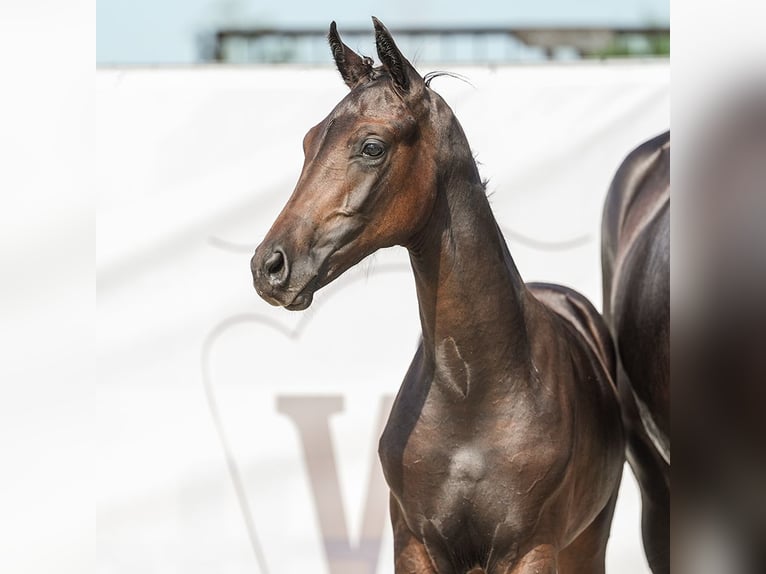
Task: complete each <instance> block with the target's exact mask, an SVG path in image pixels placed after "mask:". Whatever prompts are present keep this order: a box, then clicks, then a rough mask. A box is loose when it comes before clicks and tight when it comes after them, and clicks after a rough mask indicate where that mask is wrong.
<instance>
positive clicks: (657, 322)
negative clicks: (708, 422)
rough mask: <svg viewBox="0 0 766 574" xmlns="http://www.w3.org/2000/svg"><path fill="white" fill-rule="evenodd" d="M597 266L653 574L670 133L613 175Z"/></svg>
mask: <svg viewBox="0 0 766 574" xmlns="http://www.w3.org/2000/svg"><path fill="white" fill-rule="evenodd" d="M602 266H603V274H604V276H603V279H604V315H605V317H606V319H607V322H608V324H609V326H610V329H611V330H612V334H613V336H614V341H615V346H616V350H617V357H618V386H619V389H620V398H621V402H622V405H623V418H624V420H625V428H626V437H627V446H628V449H627V452H628V461H629V463H630V465H631V468H632V469H633V471H634V473H635V475H636V477H637V478H638V482H639V486H640V488H641V497H642V502H643V520H642V528H643V536H644V548H645V550H646V555H647V558H648V560H649V564H650V566H651V568H652V571H653V572H654V573H655V574H660V573H661V572H669V571H670V556H669V544H670V540H669V537H670V532H669V523H670V506H669V496H670V436H669V431H670V133H669V132H666V133H664V134H662V135H660V136H657V137H656V138H654V139H652V140H650V141H648V142H646V143H644V144H642V145H641V146H639V147H638V148H636V149H635V150H633V151H632V152H631V153H630V154H629V155H628V157H627V158H626V159H625V161H624V162H623V164H622V165H621V166H620V168H619V169H618V171H617V173H616V175H615V177H614V180H613V181H612V185H611V187H610V190H609V193H608V195H607V199H606V203H605V207H604V217H603V224H602Z"/></svg>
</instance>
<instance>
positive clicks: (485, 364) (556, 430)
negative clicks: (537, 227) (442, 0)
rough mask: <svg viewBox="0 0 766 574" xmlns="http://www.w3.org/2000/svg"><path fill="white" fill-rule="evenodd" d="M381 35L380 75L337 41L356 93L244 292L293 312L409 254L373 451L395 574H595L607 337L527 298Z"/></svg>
mask: <svg viewBox="0 0 766 574" xmlns="http://www.w3.org/2000/svg"><path fill="white" fill-rule="evenodd" d="M375 30H376V43H377V48H378V54H379V56H380V58H381V60H382V62H383V66H382V67H381V68H373V67H372V65H371V62H370V61H369V60H368V59H366V58H365V59H362V58H360V57H359V56H358V55H356V54H354V53H353V52H352V51H351V50H350V49H349V48H348V47H347V46H345V45H344V44H342V43H341V42H340V39H339V37H338V36H337V32H336V31H335V28H334V25H333V26H332V27H331V32H330V44H331V47H332V49H333V54H334V57H335V61H336V64H337V66H338V69H339V71H340V72H341V75H342V77H343V78H344V80H345V81H346V83H347V84H348V85H349V87H351V92H350V94H349V95H348V96H347V97H346V98H344V100H343V101H341V102H340V104H338V106H337V107H336V108H335V109H334V110H333V111H332V112H331V113H330V115H329V116H328V117H327V118H326V119H325V120H324V121H322V122H321V123H320V124H319V125H317V126H316V127H314V128H312V130H310V131H309V133H308V134H307V136H306V138H305V140H304V150H305V153H306V163H305V164H304V168H303V172H302V174H301V177H300V179H299V181H298V184H297V187H296V190H295V191H294V193H293V196H292V197H291V199H290V200H289V201H288V203H287V205H286V206H285V208H284V209H283V211H282V213H281V214H280V216H279V217H278V219H277V220H276V222H275V223H274V225H273V226H272V228H271V230H270V231H269V233H268V235H267V237H266V238H265V239H264V241H263V243H262V244H261V245H260V246H259V247H258V249H257V250H256V253H255V255H254V256H253V259H252V264H251V265H252V270H253V276H254V282H255V287H256V290H257V291H258V292H259V294H261V296H263V297H264V298H265V299H266V300H268V301H269V302H271V303H273V304H279V305H282V306H285V307H287V308H289V309H303V308H305V307H307V306H308V305H309V304H310V303H311V300H312V297H313V293H314V292H315V291H316V290H317V289H318V288H320V287H322V286H323V285H325V284H327V283H329V282H330V281H332V280H333V279H334V278H336V277H337V276H339V275H340V274H341V273H343V272H344V271H345V270H346V269H348V268H349V267H351V266H352V265H354V264H356V263H357V262H358V261H360V260H361V259H362V258H364V257H365V256H367V255H369V254H370V253H372V252H373V251H375V250H376V249H379V248H382V247H388V246H391V245H403V246H405V247H406V248H407V249H408V250H409V253H410V260H411V264H412V268H413V272H414V275H415V283H416V289H417V295H418V304H419V309H420V318H421V325H422V330H423V338H422V342H421V344H420V346H419V348H418V350H417V353H416V354H415V357H414V359H413V361H412V364H411V366H410V368H409V371H408V372H407V375H406V377H405V380H404V382H403V383H402V386H401V389H400V391H399V394H398V396H397V398H396V401H395V403H394V406H393V408H392V411H391V415H390V417H389V421H388V424H387V426H386V429H385V431H384V433H383V436H382V437H381V441H380V458H381V462H382V465H383V471H384V474H385V476H386V480H387V482H388V484H389V486H390V489H391V517H392V523H393V528H394V551H395V563H396V572H397V574H404V573H417V574H434V573H439V574H447V573H455V574H463V573H466V572H474V573H478V572H486V573H487V574H496V573H497V574H499V573H510V572H514V573H521V572H523V573H531V572H549V573H553V572H557V571H558V572H562V573H570V572H583V573H584V572H603V569H604V552H605V547H606V541H607V538H608V534H609V526H610V523H611V518H612V513H613V509H614V502H615V498H616V494H617V489H618V486H619V482H620V476H621V472H622V464H623V460H624V454H623V450H624V445H623V435H622V426H621V421H620V414H619V407H618V401H617V396H616V389H615V388H614V384H613V382H612V379H611V372H612V371H613V370H614V366H613V360H614V357H613V350H612V347H611V339H610V338H609V335H608V331H607V329H606V326H605V325H604V324H603V322H602V321H601V319H600V316H599V315H598V313H597V312H596V311H595V310H594V309H593V307H592V306H591V305H590V303H588V302H587V300H585V298H583V297H582V296H581V295H578V294H577V293H575V292H573V291H571V290H569V289H566V288H564V287H559V286H554V285H525V284H524V283H523V281H522V280H521V277H520V275H519V273H518V271H517V270H516V267H515V265H514V263H513V260H512V259H511V256H510V253H509V252H508V248H507V246H506V244H505V241H504V239H503V237H502V235H501V233H500V231H499V229H498V226H497V224H496V222H495V219H494V217H493V215H492V212H491V210H490V207H489V203H488V201H487V198H486V195H485V191H484V187H483V185H482V183H481V181H480V178H479V174H478V171H477V169H476V164H475V162H474V160H473V157H472V155H471V151H470V148H469V146H468V143H467V141H466V139H465V135H464V134H463V131H462V129H461V127H460V125H459V123H458V122H457V119H456V118H455V117H454V115H453V114H452V111H451V110H450V109H449V107H448V106H447V105H446V103H444V101H443V100H442V99H441V98H440V97H439V96H438V95H437V94H436V93H435V92H433V91H432V90H430V88H429V87H428V86H427V85H426V82H424V80H423V78H422V77H420V76H419V75H418V74H417V72H416V71H415V70H414V68H412V66H411V65H410V63H409V62H408V61H407V60H406V59H404V57H403V56H402V55H401V53H400V52H399V50H398V48H397V47H396V45H395V44H394V42H393V40H392V38H391V36H390V34H389V33H388V31H387V30H386V29H385V27H383V25H382V24H380V23H379V22H378V21H377V20H375Z"/></svg>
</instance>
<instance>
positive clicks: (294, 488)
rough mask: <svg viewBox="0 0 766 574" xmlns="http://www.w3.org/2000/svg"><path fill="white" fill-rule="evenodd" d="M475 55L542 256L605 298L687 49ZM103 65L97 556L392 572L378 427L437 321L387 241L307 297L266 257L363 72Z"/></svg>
mask: <svg viewBox="0 0 766 574" xmlns="http://www.w3.org/2000/svg"><path fill="white" fill-rule="evenodd" d="M422 71H427V70H422ZM453 71H456V72H459V73H461V74H463V75H464V76H466V77H467V78H468V79H469V80H470V82H471V84H472V85H468V84H466V83H463V82H460V81H458V80H455V79H449V78H440V79H437V80H435V81H434V82H433V85H432V87H434V89H436V90H437V91H438V92H440V93H441V94H442V95H443V96H444V97H445V99H446V100H447V102H448V103H449V104H450V105H451V106H452V107H453V109H454V110H455V112H456V114H457V116H458V118H459V119H460V121H461V123H462V125H463V127H464V129H465V131H466V134H467V135H468V139H469V141H470V142H471V144H472V147H473V149H474V151H475V153H476V155H477V158H478V160H479V162H480V164H481V165H480V170H481V172H482V175H483V176H484V177H487V178H488V179H489V186H488V188H489V190H490V192H491V193H492V195H491V202H492V204H493V208H494V210H495V213H496V215H497V218H498V220H499V222H500V224H501V226H502V227H503V229H504V230H505V231H506V238H507V239H508V243H509V245H510V248H511V253H512V254H513V256H514V259H515V260H516V263H517V265H518V267H519V269H520V271H521V273H522V275H523V276H524V278H525V279H526V280H528V281H532V280H546V281H555V282H560V283H564V284H567V285H570V286H573V287H575V288H576V289H578V290H580V291H581V292H583V293H584V294H585V295H587V296H588V297H589V298H591V300H592V301H593V302H594V304H596V306H597V307H600V300H601V293H600V291H601V289H600V265H599V246H598V244H599V224H600V216H601V205H602V202H603V199H604V196H605V193H606V189H607V186H608V184H609V182H610V180H611V177H612V175H613V174H614V171H615V169H616V168H617V166H618V165H619V163H620V161H621V159H622V158H623V157H624V156H625V154H627V152H628V151H630V149H632V148H633V147H634V146H635V145H637V144H638V143H640V142H641V141H643V140H645V139H648V138H649V137H651V136H653V135H655V134H657V133H659V132H660V131H663V130H665V129H667V127H668V126H669V122H670V117H669V115H670V112H669V66H668V64H667V62H664V61H660V62H642V63H627V64H626V63H614V62H607V63H588V64H582V63H578V64H567V65H553V64H550V65H539V66H518V67H500V68H496V69H484V68H470V69H455V70H453ZM96 80H97V138H98V143H97V155H96V164H95V171H96V173H95V179H96V185H97V190H98V222H97V225H98V247H97V263H98V323H99V332H98V338H99V343H98V368H99V387H98V413H99V415H98V416H99V421H98V422H99V436H98V441H99V445H98V446H99V448H98V453H99V459H98V469H99V472H100V475H99V481H98V484H99V496H98V571H99V572H100V573H103V574H112V573H115V574H116V573H120V574H122V573H125V574H128V573H129V574H134V573H137V572H140V573H141V574H150V573H154V572H156V573H163V574H164V573H175V572H179V573H181V572H183V573H184V574H194V573H204V574H209V573H210V572H216V573H221V574H227V573H235V572H236V573H239V572H251V573H254V574H255V573H263V574H265V573H266V572H268V573H269V574H292V573H298V572H316V573H318V574H323V573H327V574H347V573H350V572H354V573H362V574H365V573H368V574H373V573H376V574H386V573H391V572H393V567H392V562H393V561H392V558H391V556H392V541H391V534H390V527H389V524H388V518H387V509H386V505H387V495H386V490H385V487H384V484H383V482H382V477H381V473H380V468H379V465H378V462H377V456H376V443H377V437H378V434H379V429H380V427H381V424H382V421H383V420H385V416H386V415H387V412H386V407H385V404H386V400H387V397H390V396H392V395H393V394H395V392H396V390H397V388H398V385H399V382H400V381H401V379H402V377H403V375H404V372H405V370H406V368H407V366H408V364H409V361H410V359H411V356H412V354H413V352H414V350H415V346H416V343H417V338H418V334H419V322H418V314H417V305H416V300H415V293H414V285H413V281H412V279H411V276H410V271H409V268H408V264H407V257H406V252H405V251H404V250H402V249H400V248H395V249H390V250H386V251H384V252H380V253H378V254H376V255H375V256H374V257H373V258H371V259H370V260H367V261H365V262H363V263H362V264H360V265H359V266H358V267H357V268H356V269H353V270H351V271H349V272H348V273H346V275H344V276H343V277H341V278H340V279H339V280H338V281H336V282H335V283H333V284H332V285H330V286H328V287H327V288H325V289H324V290H323V291H321V292H319V293H318V294H317V296H316V298H315V301H314V305H313V306H312V308H310V309H309V310H308V311H306V312H303V313H290V312H288V311H285V310H282V309H276V308H272V307H270V306H269V305H267V304H266V303H265V302H263V301H262V300H260V299H259V298H258V296H257V295H256V294H255V291H254V290H253V288H252V283H251V276H250V270H249V260H250V256H251V255H252V251H253V249H254V248H255V246H256V245H257V244H258V243H259V241H260V239H261V238H262V237H263V236H264V234H265V233H266V231H267V230H268V227H269V226H270V224H271V222H272V221H273V219H274V217H275V216H276V215H277V213H278V211H279V210H280V208H281V206H282V204H283V203H284V202H285V201H286V199H287V197H288V196H289V193H290V192H291V191H292V188H293V185H294V183H295V181H296V179H297V176H298V174H299V171H300V167H301V163H302V153H301V140H302V137H303V135H304V134H305V132H306V131H307V130H308V128H309V127H311V126H313V125H314V124H316V123H317V122H318V121H320V120H321V119H322V118H323V117H324V116H325V115H326V114H327V113H328V112H329V111H330V109H331V108H332V107H333V106H334V105H335V103H337V101H338V100H339V99H340V98H341V97H342V96H343V95H344V94H345V86H344V85H343V83H342V81H341V80H340V79H339V77H337V75H336V73H335V72H334V71H333V70H330V69H329V68H327V69H301V68H295V67H284V68H238V69H226V68H215V69H213V68H210V69H205V68H202V69H200V68H194V69H121V70H108V69H104V70H100V71H99V72H98V73H97V78H96ZM211 400H212V402H211ZM216 406H217V412H218V414H219V415H220V419H219V420H220V422H221V425H222V427H221V428H220V429H219V427H217V426H216V423H215V419H214V418H213V417H212V416H211V414H212V412H213V410H211V407H216ZM219 430H223V431H224V432H223V435H220V434H219V433H218V431H219ZM221 436H223V438H224V440H226V441H228V447H229V449H230V454H231V456H232V458H231V461H230V462H233V464H234V465H235V466H234V467H233V468H234V470H235V471H237V472H238V473H239V474H238V476H239V478H240V479H241V485H242V493H241V494H242V495H243V496H244V497H245V498H246V501H247V513H246V514H247V516H249V517H251V519H252V522H251V528H252V532H254V533H255V546H256V549H255V550H254V549H253V546H252V544H251V542H252V540H251V539H250V538H249V537H248V529H247V526H246V520H245V518H244V516H243V513H242V512H241V509H240V506H239V504H238V498H237V493H236V489H235V483H234V482H232V478H231V474H230V470H231V468H230V467H229V466H227V458H226V456H225V453H224V446H223V444H222V442H221ZM639 509H640V503H639V500H638V495H637V491H636V488H635V482H634V479H633V477H632V475H631V473H630V471H629V469H626V473H625V474H624V477H623V488H622V491H621V497H620V501H619V503H618V510H617V515H616V518H615V522H614V527H613V532H612V539H611V542H610V547H609V552H608V570H611V571H612V572H620V573H627V574H630V573H645V572H648V569H647V567H646V565H645V561H644V558H643V552H642V549H641V544H640V534H639V520H640V510H639ZM363 533H364V535H363ZM360 539H364V540H365V542H364V543H360Z"/></svg>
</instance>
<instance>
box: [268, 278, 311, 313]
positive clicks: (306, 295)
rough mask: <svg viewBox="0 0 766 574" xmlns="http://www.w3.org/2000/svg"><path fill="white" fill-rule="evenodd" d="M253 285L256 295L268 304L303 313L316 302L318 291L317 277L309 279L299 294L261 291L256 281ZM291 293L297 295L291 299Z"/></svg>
mask: <svg viewBox="0 0 766 574" xmlns="http://www.w3.org/2000/svg"><path fill="white" fill-rule="evenodd" d="M253 285H254V287H255V291H256V293H258V295H260V297H261V298H262V299H263V300H264V301H266V302H267V303H269V304H271V305H274V306H275V307H284V308H285V309H287V310H288V311H303V310H304V309H307V308H308V307H309V306H310V305H311V303H312V301H313V300H314V292H315V291H316V290H317V276H316V275H314V276H313V277H312V278H311V279H309V281H308V283H306V285H304V286H303V287H302V288H300V290H298V292H297V293H295V290H292V289H291V290H286V291H273V290H264V289H261V287H260V286H259V284H258V281H254V282H253ZM291 293H295V295H293V296H292V298H290V294H291Z"/></svg>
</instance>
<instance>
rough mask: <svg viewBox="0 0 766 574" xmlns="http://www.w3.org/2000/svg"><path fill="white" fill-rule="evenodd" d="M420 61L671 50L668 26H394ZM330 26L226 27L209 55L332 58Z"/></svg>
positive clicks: (208, 46) (354, 41)
mask: <svg viewBox="0 0 766 574" xmlns="http://www.w3.org/2000/svg"><path fill="white" fill-rule="evenodd" d="M391 30H392V32H393V33H394V35H395V37H396V40H397V43H398V44H399V46H400V48H401V49H402V50H403V51H404V52H405V53H407V54H413V55H414V59H415V60H417V61H421V62H422V61H426V62H448V63H467V64H477V63H493V62H494V63H501V62H514V61H524V60H543V59H580V58H603V57H608V56H626V57H629V56H656V55H667V54H668V53H669V52H670V30H669V28H667V27H634V28H630V27H623V28H606V27H591V28H587V27H583V28H565V27H561V28H537V27H514V28H510V27H503V26H497V27H476V28H470V27H461V28H446V27H442V28H429V27H395V26H393V27H391ZM340 31H341V34H342V36H343V40H344V42H346V44H348V45H349V46H351V47H352V48H354V49H356V50H358V51H360V52H361V53H364V54H367V55H373V54H374V47H373V45H372V32H371V31H370V29H368V28H364V29H355V28H350V29H348V28H346V29H341V30H340ZM326 35H327V31H326V30H318V29H316V28H305V29H301V28H280V29H277V28H225V29H220V30H218V31H216V32H214V33H213V34H212V35H211V36H209V37H208V38H207V41H206V42H205V43H203V44H202V45H203V46H204V47H203V48H202V49H201V52H202V53H201V55H202V59H203V60H207V61H216V62H226V63H243V64H244V63H279V62H296V63H328V62H329V61H330V58H329V51H328V49H327V40H326Z"/></svg>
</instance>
